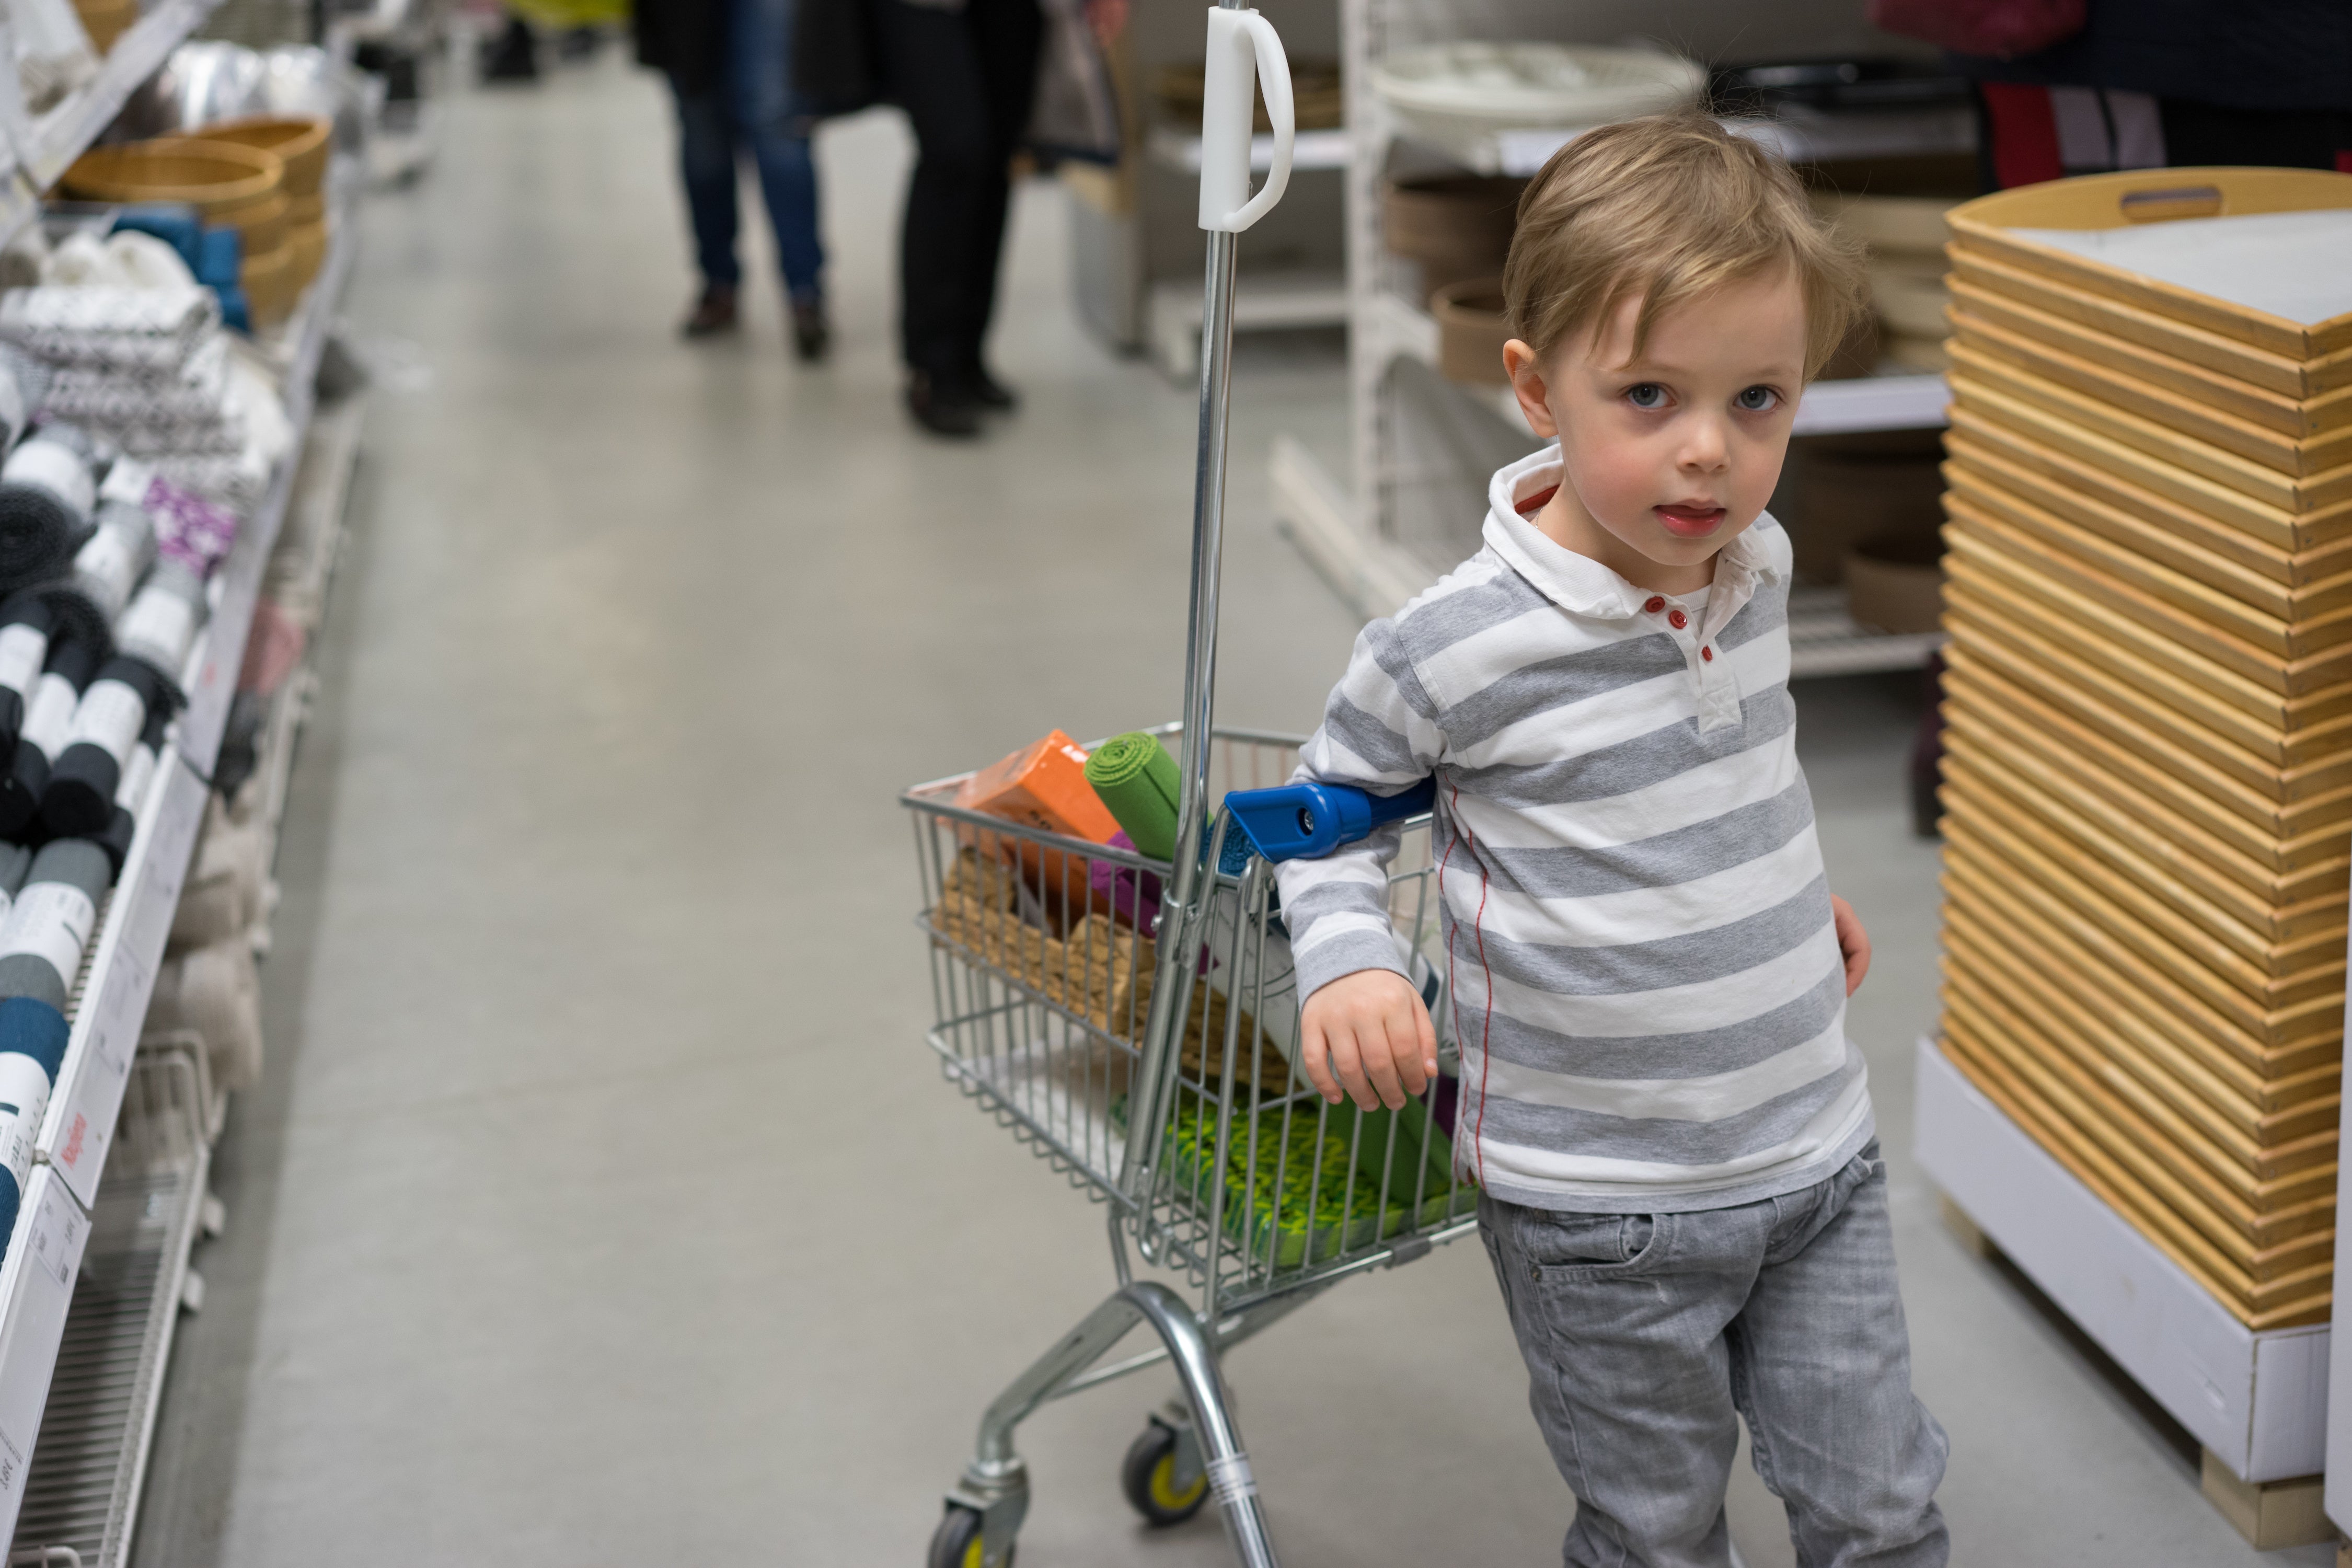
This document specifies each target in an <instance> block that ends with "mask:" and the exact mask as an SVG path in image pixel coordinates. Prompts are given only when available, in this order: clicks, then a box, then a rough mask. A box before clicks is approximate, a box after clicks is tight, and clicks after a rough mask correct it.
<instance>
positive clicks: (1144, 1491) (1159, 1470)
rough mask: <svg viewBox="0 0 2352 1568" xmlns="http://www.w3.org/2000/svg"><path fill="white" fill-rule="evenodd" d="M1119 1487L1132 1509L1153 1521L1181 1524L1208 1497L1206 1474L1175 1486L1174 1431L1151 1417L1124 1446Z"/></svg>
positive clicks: (1154, 1522) (1119, 1470)
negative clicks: (1124, 1455)
mask: <svg viewBox="0 0 2352 1568" xmlns="http://www.w3.org/2000/svg"><path fill="white" fill-rule="evenodd" d="M1118 1489H1119V1490H1121V1491H1123V1492H1125V1493H1126V1494H1127V1500H1128V1501H1129V1502H1130V1503H1132V1504H1133V1505H1134V1506H1135V1511H1136V1512H1138V1513H1139V1514H1141V1515H1142V1516H1143V1517H1144V1519H1145V1520H1147V1521H1150V1523H1152V1524H1159V1525H1167V1524H1181V1523H1183V1522H1184V1521H1186V1520H1188V1519H1190V1518H1192V1516H1193V1515H1194V1514H1196V1513H1198V1512H1200V1511H1201V1505H1202V1503H1204V1502H1206V1501H1208V1500H1209V1478H1208V1477H1207V1476H1206V1475H1198V1476H1195V1477H1193V1478H1192V1484H1191V1485H1189V1486H1187V1487H1185V1488H1183V1489H1181V1490H1179V1489H1178V1488H1177V1486H1176V1434H1175V1432H1174V1430H1173V1429H1172V1428H1171V1427H1170V1426H1167V1425H1166V1424H1165V1423H1163V1422H1160V1421H1153V1422H1152V1423H1150V1425H1149V1426H1145V1427H1144V1429H1143V1435H1142V1436H1139V1437H1138V1438H1137V1439H1136V1440H1135V1442H1134V1443H1133V1444H1132V1445H1131V1446H1129V1448H1128V1450H1127V1459H1126V1461H1125V1462H1124V1463H1123V1464H1121V1465H1120V1466H1119V1468H1118Z"/></svg>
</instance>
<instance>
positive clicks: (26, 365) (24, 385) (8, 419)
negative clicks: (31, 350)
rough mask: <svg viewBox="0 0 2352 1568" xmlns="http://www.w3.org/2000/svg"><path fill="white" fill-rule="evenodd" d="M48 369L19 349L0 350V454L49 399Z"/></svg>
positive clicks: (13, 444) (14, 443)
mask: <svg viewBox="0 0 2352 1568" xmlns="http://www.w3.org/2000/svg"><path fill="white" fill-rule="evenodd" d="M49 379H50V377H49V367H48V366H47V365H45V364H43V363H41V362H40V361H39V360H37V359H35V358H34V357H33V356H32V355H30V354H28V353H24V352H23V351H22V350H20V349H12V348H0V452H5V451H6V450H7V449H8V448H9V447H13V446H15V445H16V441H17V438H18V437H21V436H23V435H24V434H25V431H26V427H27V426H30V425H31V424H32V422H33V416H34V415H36V414H37V413H39V412H40V411H41V405H43V404H44V403H46V402H47V400H48V395H49Z"/></svg>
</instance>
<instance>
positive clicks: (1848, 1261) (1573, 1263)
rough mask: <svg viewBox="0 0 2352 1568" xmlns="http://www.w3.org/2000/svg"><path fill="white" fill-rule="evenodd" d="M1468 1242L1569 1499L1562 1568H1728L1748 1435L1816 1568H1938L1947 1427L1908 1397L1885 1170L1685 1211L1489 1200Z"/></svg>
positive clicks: (1877, 1164)
mask: <svg viewBox="0 0 2352 1568" xmlns="http://www.w3.org/2000/svg"><path fill="white" fill-rule="evenodd" d="M1478 1227H1479V1231H1480V1234H1481V1235H1482V1236H1483V1237H1485V1239H1486V1251H1487V1254H1488V1256H1489V1257H1491V1258H1493V1259H1494V1262H1495V1276H1496V1279H1498V1280H1500V1281H1501V1283H1502V1287H1503V1299H1504V1300H1505V1301H1506V1302H1507V1304H1508V1306H1509V1308H1510V1312H1511V1328H1512V1330H1513V1331H1514V1332H1516V1333H1517V1335H1518V1340H1519V1352H1520V1353H1521V1354H1522V1355H1524V1356H1525V1357H1526V1358H1527V1363H1528V1379H1529V1387H1528V1403H1529V1404H1530V1405H1533V1406H1534V1407H1535V1413H1536V1424H1537V1425H1538V1426H1540V1427H1542V1429H1543V1435H1544V1441H1545V1442H1546V1443H1547V1444H1549V1446H1550V1447H1551V1454H1552V1458H1553V1460H1554V1462H1556V1463H1557V1464H1558V1465H1559V1473H1560V1475H1561V1476H1562V1477H1564V1478H1565V1479H1567V1481H1568V1484H1569V1488H1570V1490H1572V1491H1574V1492H1575V1493H1576V1499H1577V1510H1576V1521H1575V1523H1574V1524H1572V1525H1570V1528H1569V1531H1568V1540H1567V1542H1566V1544H1565V1545H1564V1546H1563V1547H1562V1549H1561V1556H1562V1558H1563V1560H1564V1561H1565V1562H1566V1563H1568V1564H1569V1565H1570V1568H1725V1565H1726V1564H1727V1563H1729V1562H1730V1542H1731V1537H1730V1532H1729V1529H1728V1527H1727V1524H1726V1522H1725V1520H1724V1513H1723V1494H1724V1489H1725V1487H1726V1486H1727V1484H1728V1483H1729V1481H1730V1479H1731V1461H1732V1455H1733V1453H1734V1451H1735V1450H1736V1449H1737V1448H1738V1436H1739V1434H1738V1424H1737V1421H1738V1417H1742V1416H1744V1417H1745V1418H1746V1419H1747V1422H1748V1443H1749V1447H1751V1448H1752V1449H1753V1450H1754V1453H1755V1458H1756V1472H1757V1474H1759V1475H1760V1476H1762V1477H1763V1478H1764V1484H1765V1485H1766V1486H1768V1487H1769V1488H1770V1489H1772V1492H1773V1495H1774V1496H1776V1497H1778V1498H1780V1500H1781V1501H1782V1502H1783V1503H1785V1504H1786V1505H1787V1506H1788V1510H1789V1531H1790V1537H1791V1538H1792V1539H1793V1540H1794V1542H1795V1543H1796V1548H1797V1561H1798V1562H1799V1563H1801V1564H1803V1565H1804V1568H1942V1564H1943V1563H1944V1561H1945V1558H1946V1555H1947V1553H1948V1550H1949V1547H1950V1540H1949V1537H1948V1535H1947V1533H1946V1531H1945V1530H1944V1519H1943V1515H1942V1513H1941V1512H1940V1511H1939V1510H1937V1507H1936V1501H1935V1498H1936V1485H1937V1482H1938V1481H1940V1480H1942V1479H1943V1478H1944V1455H1945V1451H1946V1448H1947V1444H1946V1442H1945V1439H1944V1430H1943V1428H1942V1427H1940V1426H1937V1425H1936V1420H1935V1417H1934V1416H1932V1415H1928V1414H1927V1409H1926V1407H1925V1406H1923V1405H1920V1403H1919V1401H1918V1400H1917V1399H1916V1398H1914V1397H1913V1396H1912V1393H1911V1344H1910V1338H1909V1335H1908V1334H1907V1333H1906V1331H1905V1329H1904V1326H1903V1302H1902V1300H1901V1298H1900V1297H1898V1296H1897V1295H1896V1294H1895V1248H1894V1238H1893V1236H1892V1233H1891V1232H1890V1230H1889V1228H1888V1226H1887V1221H1886V1167H1885V1164H1884V1163H1881V1161H1880V1160H1879V1158H1878V1145H1877V1144H1876V1143H1872V1144H1871V1145H1870V1146H1869V1147H1868V1148H1866V1149H1864V1151H1863V1152H1861V1153H1859V1154H1857V1155H1855V1156H1854V1158H1853V1160H1852V1161H1851V1162H1850V1163H1848V1164H1847V1165H1846V1166H1845V1168H1844V1169H1843V1170H1842V1171H1840V1172H1838V1173H1836V1174H1835V1175H1833V1176H1832V1177H1831V1178H1830V1179H1829V1180H1827V1181H1825V1182H1822V1183H1821V1184H1818V1185H1816V1186H1811V1187H1807V1188H1804V1189H1803V1190H1801V1191H1799V1192H1793V1193H1789V1194H1784V1195H1782V1196H1780V1197H1777V1198H1767V1199H1765V1200H1764V1201H1763V1202H1761V1203H1753V1204H1743V1205H1740V1206H1738V1207H1737V1208H1726V1209H1700V1210H1696V1211H1693V1212H1690V1213H1685V1214H1662V1215H1613V1214H1612V1215H1594V1214H1559V1213H1553V1212H1551V1211H1549V1210H1546V1209H1533V1208H1523V1207H1521V1206H1519V1205H1517V1204H1508V1203H1504V1202H1501V1201H1499V1200H1497V1199H1495V1198H1491V1197H1490V1198H1486V1199H1484V1200H1482V1201H1481V1202H1480V1204H1479V1206H1478Z"/></svg>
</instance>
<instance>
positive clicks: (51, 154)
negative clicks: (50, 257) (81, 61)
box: [0, 0, 219, 246]
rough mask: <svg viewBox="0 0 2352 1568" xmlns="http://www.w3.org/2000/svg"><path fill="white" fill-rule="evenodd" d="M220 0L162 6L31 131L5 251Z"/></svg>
mask: <svg viewBox="0 0 2352 1568" xmlns="http://www.w3.org/2000/svg"><path fill="white" fill-rule="evenodd" d="M218 4H219V0H160V3H159V4H157V5H155V6H154V7H153V8H152V9H151V10H149V11H148V13H147V14H146V15H145V16H142V17H141V18H140V19H139V20H138V22H137V23H136V24H134V25H133V26H131V30H130V31H128V32H126V33H124V34H123V35H122V37H120V38H117V39H116V40H115V41H114V47H113V48H112V49H111V50H110V51H109V52H108V54H107V55H106V57H105V58H103V59H101V60H100V62H99V69H98V76H97V78H96V79H94V80H92V81H91V82H90V83H89V85H88V86H87V87H85V88H83V89H81V90H80V91H79V92H77V93H74V94H72V95H71V96H69V97H68V98H67V99H66V100H65V101H64V102H62V103H59V104H58V105H56V106H55V107H54V108H52V109H50V110H48V112H47V113H46V114H43V115H40V116H38V117H37V118H36V119H34V120H33V121H32V122H31V124H30V125H29V127H28V128H27V141H26V144H25V145H22V146H19V147H17V148H16V163H17V170H16V177H15V178H12V179H11V180H10V181H9V182H8V187H7V189H6V191H5V193H0V246H5V245H6V244H7V243H8V242H9V241H10V240H12V239H14V238H15V237H16V234H17V232H18V231H19V230H21V229H22V228H23V227H24V226H26V224H28V223H30V222H32V221H33V219H34V218H35V217H37V216H39V214H40V210H41V202H40V194H41V193H42V192H43V191H46V190H47V189H48V188H49V187H50V186H51V185H54V184H57V183H58V176H59V175H60V174H64V173H65V172H66V168H67V165H68V164H70V163H72V162H73V161H74V160H75V159H76V158H79V157H80V156H81V155H82V153H84V152H85V151H86V150H88V148H89V144H90V143H91V142H95V141H97V140H98V138H99V134H100V132H103V131H104V130H105V129H106V128H107V127H108V126H109V125H111V124H112V123H114V117H115V116H116V115H118V114H120V113H121V112H122V106H123V105H124V104H126V103H128V102H130V101H131V94H132V93H133V92H135V91H137V90H138V89H139V86H140V84H141V83H142V82H144V81H145V80H146V79H148V78H149V77H152V76H153V75H154V74H155V72H156V71H157V70H158V69H160V68H162V66H163V61H164V60H165V59H166V58H169V57H170V55H171V53H172V51H173V49H176V48H178V47H180V46H181V45H182V44H183V43H185V42H186V41H187V39H188V37H190V36H191V35H192V34H194V32H195V30H196V29H197V28H198V27H200V26H203V25H204V21H205V17H207V16H211V15H212V12H213V8H214V7H215V5H218Z"/></svg>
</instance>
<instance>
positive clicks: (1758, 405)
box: [1732, 386, 1780, 414]
mask: <svg viewBox="0 0 2352 1568" xmlns="http://www.w3.org/2000/svg"><path fill="white" fill-rule="evenodd" d="M1732 402H1734V403H1736V404H1738V405H1739V407H1740V408H1741V409H1742V410H1743V411H1744V412H1746V413H1749V414H1761V413H1763V412H1765V411H1766V410H1767V409H1769V408H1772V407H1775V406H1776V405H1779V403H1780V394H1779V393H1777V392H1775V391H1773V390H1772V389H1771V388H1770V387H1769V386H1751V387H1749V388H1748V390H1747V391H1745V392H1743V393H1741V394H1740V395H1738V396H1737V397H1735V398H1733V399H1732Z"/></svg>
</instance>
